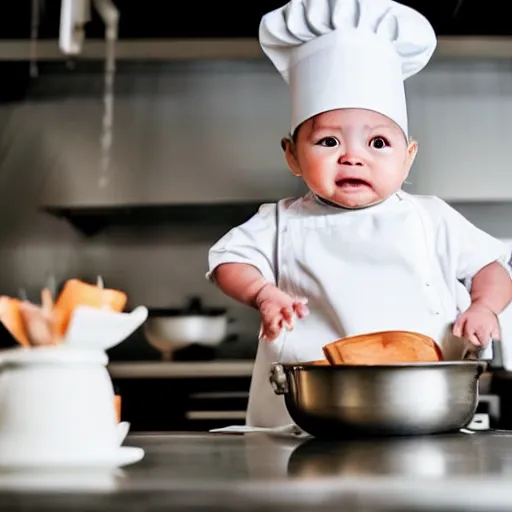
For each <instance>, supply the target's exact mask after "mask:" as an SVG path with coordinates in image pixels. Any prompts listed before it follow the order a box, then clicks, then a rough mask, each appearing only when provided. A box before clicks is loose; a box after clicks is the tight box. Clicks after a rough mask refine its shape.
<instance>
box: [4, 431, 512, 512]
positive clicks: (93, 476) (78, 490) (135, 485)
mask: <svg viewBox="0 0 512 512" xmlns="http://www.w3.org/2000/svg"><path fill="white" fill-rule="evenodd" d="M125 444H127V445H132V446H140V447H143V448H144V449H145V451H146V456H145V458H144V460H143V461H141V462H139V463H138V464H135V465H133V466H128V467H126V468H124V469H123V470H119V471H117V472H114V473H108V472H105V473H102V472H101V471H98V470H96V471H95V472H89V473H85V472H83V473H79V474H78V473H76V474H73V472H69V471H66V472H64V473H57V472H53V473H52V472H47V471H46V472H41V473H40V474H39V475H38V474H37V473H33V474H29V475H25V476H24V475H23V474H18V475H12V474H11V475H9V474H7V473H3V474H2V473H0V510H9V511H12V510H17V509H20V510H21V509H23V510H24V511H27V510H48V511H50V510H51V511H55V510H75V509H82V510H84V509H85V510H87V511H94V510H111V511H117V510H119V511H121V510H122V511H123V512H131V511H136V510H137V511H138V510H158V511H161V510H231V511H232V510H244V511H256V510H258V511H260V510H268V511H270V510H276V511H277V510H279V511H280V512H287V511H288V510H290V511H291V510H293V511H294V512H296V511H303V510H308V511H311V510H315V511H316V510H322V511H323V510H342V509H343V510H350V511H357V510H361V511H362V510H364V511H365V512H368V511H374V510H375V511H390V510H401V511H405V510H413V509H414V510H415V511H418V510H421V511H427V510H428V511H434V510H443V511H445V510H457V511H458V510H460V511H465V512H467V511H473V510H475V511H476V510H479V511H481V510H486V511H492V510H511V509H512V485H510V482H511V481H512V435H509V434H499V433H496V434H491V433H486V432H481V433H477V434H473V435H468V434H454V435H449V436H430V437H422V438H407V439H387V440H371V441H350V442H344V443H333V442H322V441H319V440H314V439H310V440H306V441H304V440H299V439H290V438H276V437H269V436H266V435H261V434H251V435H245V436H234V435H211V434H210V435H208V434H190V433H184V434H151V435H149V434H147V435H133V436H129V437H128V439H127V441H126V443H125Z"/></svg>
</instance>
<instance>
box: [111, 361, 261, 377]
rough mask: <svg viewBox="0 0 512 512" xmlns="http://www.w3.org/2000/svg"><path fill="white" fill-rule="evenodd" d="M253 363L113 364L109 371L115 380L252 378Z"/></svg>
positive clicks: (160, 362)
mask: <svg viewBox="0 0 512 512" xmlns="http://www.w3.org/2000/svg"><path fill="white" fill-rule="evenodd" d="M253 366H254V362H253V361H246V360H233V361H208V362H163V361H156V362H112V363H110V364H109V365H108V370H109V373H110V375H111V377H112V378H113V379H166V378H173V379H178V378H202V379H206V378H212V377H224V378H227V377H228V378H237V377H251V375H252V369H253Z"/></svg>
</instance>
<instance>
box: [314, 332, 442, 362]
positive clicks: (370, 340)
mask: <svg viewBox="0 0 512 512" xmlns="http://www.w3.org/2000/svg"><path fill="white" fill-rule="evenodd" d="M323 351H324V354H325V357H326V358H327V360H328V361H329V363H330V364H331V365H385V364H396V363H427V362H436V361H441V360H442V359H443V356H442V353H441V350H440V349H439V347H438V346H437V343H436V342H435V341H434V340H433V339H432V338H429V337H428V336H424V335H423V334H419V333H415V332H408V331H386V332H376V333H371V334H362V335H360V336H352V337H349V338H342V339H340V340H337V341H334V342H333V343H329V344H328V345H325V346H324V347H323Z"/></svg>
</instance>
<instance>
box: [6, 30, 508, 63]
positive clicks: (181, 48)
mask: <svg viewBox="0 0 512 512" xmlns="http://www.w3.org/2000/svg"><path fill="white" fill-rule="evenodd" d="M105 51H106V49H105V41H104V40H102V39H86V41H85V42H84V47H83V51H82V52H81V53H80V54H79V55H77V56H71V57H70V56H69V55H64V54H63V53H62V52H61V51H60V49H59V44H58V41H57V40H46V41H44V40H41V41H38V42H37V46H36V52H37V53H36V55H37V56H36V58H37V61H38V62H43V61H70V60H76V61H84V60H97V61H103V60H104V58H105ZM31 55H32V46H31V41H30V40H28V39H26V40H0V61H17V62H19V61H28V60H30V58H31ZM511 57H512V37H511V36H508V35H506V36H486V35H483V36H457V35H454V36H440V37H439V38H438V44H437V48H436V51H435V54H434V58H448V59H451V58H497V59H510V58H511ZM263 58H264V55H263V52H262V50H261V47H260V45H259V42H258V40H257V39H256V38H253V37H239V38H199V37H198V38H186V39H185V38H182V39H179V38H176V39H128V40H120V41H118V42H117V43H116V59H117V60H119V61H123V60H129V61H140V60H142V61H174V60H205V59H206V60H209V59H222V60H226V59H227V60H229V59H235V60H238V59H241V60H254V59H257V60H258V59H263Z"/></svg>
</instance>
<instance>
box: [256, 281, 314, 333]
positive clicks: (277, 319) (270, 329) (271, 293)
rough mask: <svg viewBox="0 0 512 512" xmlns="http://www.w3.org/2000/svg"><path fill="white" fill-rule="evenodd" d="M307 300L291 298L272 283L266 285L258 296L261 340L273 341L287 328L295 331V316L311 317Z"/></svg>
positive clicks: (257, 305) (257, 304)
mask: <svg viewBox="0 0 512 512" xmlns="http://www.w3.org/2000/svg"><path fill="white" fill-rule="evenodd" d="M307 302H308V301H307V299H305V298H303V297H291V296H290V295H288V294H287V293H284V292H283V291H281V290H280V289H279V288H277V286H274V285H273V284H271V283H268V284H266V285H265V286H264V287H263V288H262V289H261V290H260V291H259V292H258V295H257V296H256V307H257V308H258V309H259V311H260V314H261V333H260V338H261V339H262V340H265V341H272V340H274V339H275V338H277V336H278V335H279V333H280V332H281V329H282V328H283V327H285V328H286V329H288V330H290V331H291V330H292V329H293V325H294V321H295V315H297V317H298V318H304V317H305V316H307V315H309V310H308V308H307V306H306V304H307Z"/></svg>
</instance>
